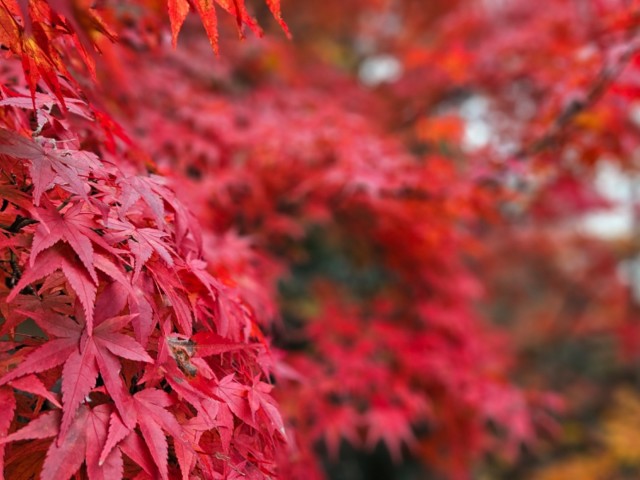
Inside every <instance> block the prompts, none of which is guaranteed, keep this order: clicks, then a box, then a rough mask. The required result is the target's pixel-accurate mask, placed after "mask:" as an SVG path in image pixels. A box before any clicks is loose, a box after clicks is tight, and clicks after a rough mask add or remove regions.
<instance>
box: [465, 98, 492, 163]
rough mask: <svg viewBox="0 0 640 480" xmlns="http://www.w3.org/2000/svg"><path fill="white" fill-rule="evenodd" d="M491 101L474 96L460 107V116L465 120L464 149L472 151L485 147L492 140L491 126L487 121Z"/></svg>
mask: <svg viewBox="0 0 640 480" xmlns="http://www.w3.org/2000/svg"><path fill="white" fill-rule="evenodd" d="M488 112H489V101H488V100H487V99H486V98H484V97H483V96H481V95H474V96H472V97H469V98H468V99H466V100H465V101H464V102H463V103H462V105H460V116H462V118H464V120H465V129H464V137H463V139H462V147H463V148H464V149H465V150H468V151H472V150H477V149H479V148H482V147H485V146H486V145H487V144H488V143H489V140H491V126H490V125H489V122H488V121H487V114H488Z"/></svg>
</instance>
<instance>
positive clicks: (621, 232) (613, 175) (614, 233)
mask: <svg viewBox="0 0 640 480" xmlns="http://www.w3.org/2000/svg"><path fill="white" fill-rule="evenodd" d="M635 188H637V187H635ZM596 190H597V191H598V193H600V194H601V195H602V196H603V197H604V198H605V199H607V200H610V201H611V202H613V203H614V204H615V206H614V207H613V208H611V209H608V210H603V211H601V212H594V213H590V214H588V215H586V216H585V218H584V220H583V228H584V229H585V230H586V231H587V232H588V233H590V234H593V235H596V236H599V237H603V238H616V237H623V236H627V235H631V233H632V230H633V215H634V212H633V210H634V208H633V204H634V191H633V190H634V179H633V178H632V177H630V176H629V175H628V174H626V173H625V172H623V171H622V170H620V169H619V168H618V167H617V166H616V165H614V164H613V163H611V162H601V163H600V165H599V166H598V171H597V174H596Z"/></svg>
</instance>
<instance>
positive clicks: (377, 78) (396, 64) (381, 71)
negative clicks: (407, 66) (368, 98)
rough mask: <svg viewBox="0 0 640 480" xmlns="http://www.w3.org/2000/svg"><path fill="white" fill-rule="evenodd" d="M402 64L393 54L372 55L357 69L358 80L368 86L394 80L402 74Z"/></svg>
mask: <svg viewBox="0 0 640 480" xmlns="http://www.w3.org/2000/svg"><path fill="white" fill-rule="evenodd" d="M402 70H403V69H402V64H401V63H400V61H399V60H398V59H397V58H396V57H394V56H393V55H385V54H380V55H372V56H370V57H367V58H365V59H364V61H363V62H362V63H361V64H360V68H359V69H358V77H359V78H360V81H361V82H362V83H363V84H364V85H367V86H369V87H375V86H376V85H380V84H381V83H390V82H395V81H396V80H398V79H399V78H400V77H401V76H402Z"/></svg>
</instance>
